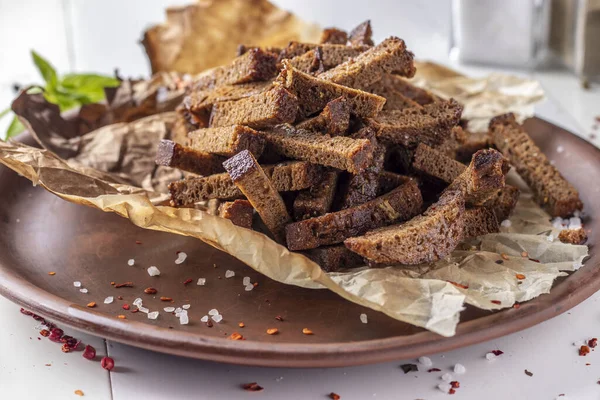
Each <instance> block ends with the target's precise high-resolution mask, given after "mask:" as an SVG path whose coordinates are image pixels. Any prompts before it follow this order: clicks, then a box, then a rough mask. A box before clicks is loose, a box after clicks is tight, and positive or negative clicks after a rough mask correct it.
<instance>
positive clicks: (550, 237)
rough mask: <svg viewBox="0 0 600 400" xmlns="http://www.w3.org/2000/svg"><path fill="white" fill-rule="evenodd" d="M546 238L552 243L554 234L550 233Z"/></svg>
mask: <svg viewBox="0 0 600 400" xmlns="http://www.w3.org/2000/svg"><path fill="white" fill-rule="evenodd" d="M546 240H547V241H549V242H551V243H552V242H554V235H552V234H549V235H548V236H546Z"/></svg>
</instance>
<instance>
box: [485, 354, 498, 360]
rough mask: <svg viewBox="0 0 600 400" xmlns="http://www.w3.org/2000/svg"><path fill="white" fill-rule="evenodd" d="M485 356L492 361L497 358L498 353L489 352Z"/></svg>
mask: <svg viewBox="0 0 600 400" xmlns="http://www.w3.org/2000/svg"><path fill="white" fill-rule="evenodd" d="M485 358H486V360H489V361H491V360H494V359H495V358H496V355H495V354H494V353H487V354H486V355H485Z"/></svg>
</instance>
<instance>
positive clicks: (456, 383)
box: [450, 381, 460, 389]
mask: <svg viewBox="0 0 600 400" xmlns="http://www.w3.org/2000/svg"><path fill="white" fill-rule="evenodd" d="M450 386H452V387H453V388H454V389H458V388H459V387H460V382H459V381H452V382H450Z"/></svg>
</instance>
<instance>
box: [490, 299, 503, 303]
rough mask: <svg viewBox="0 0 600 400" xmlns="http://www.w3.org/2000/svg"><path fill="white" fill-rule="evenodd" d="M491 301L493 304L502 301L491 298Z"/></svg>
mask: <svg viewBox="0 0 600 400" xmlns="http://www.w3.org/2000/svg"><path fill="white" fill-rule="evenodd" d="M491 302H492V303H493V304H502V302H501V301H500V300H491Z"/></svg>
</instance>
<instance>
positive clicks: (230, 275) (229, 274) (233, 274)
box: [225, 269, 235, 278]
mask: <svg viewBox="0 0 600 400" xmlns="http://www.w3.org/2000/svg"><path fill="white" fill-rule="evenodd" d="M234 276H235V272H233V271H232V270H230V269H228V270H227V271H225V278H233V277H234Z"/></svg>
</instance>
